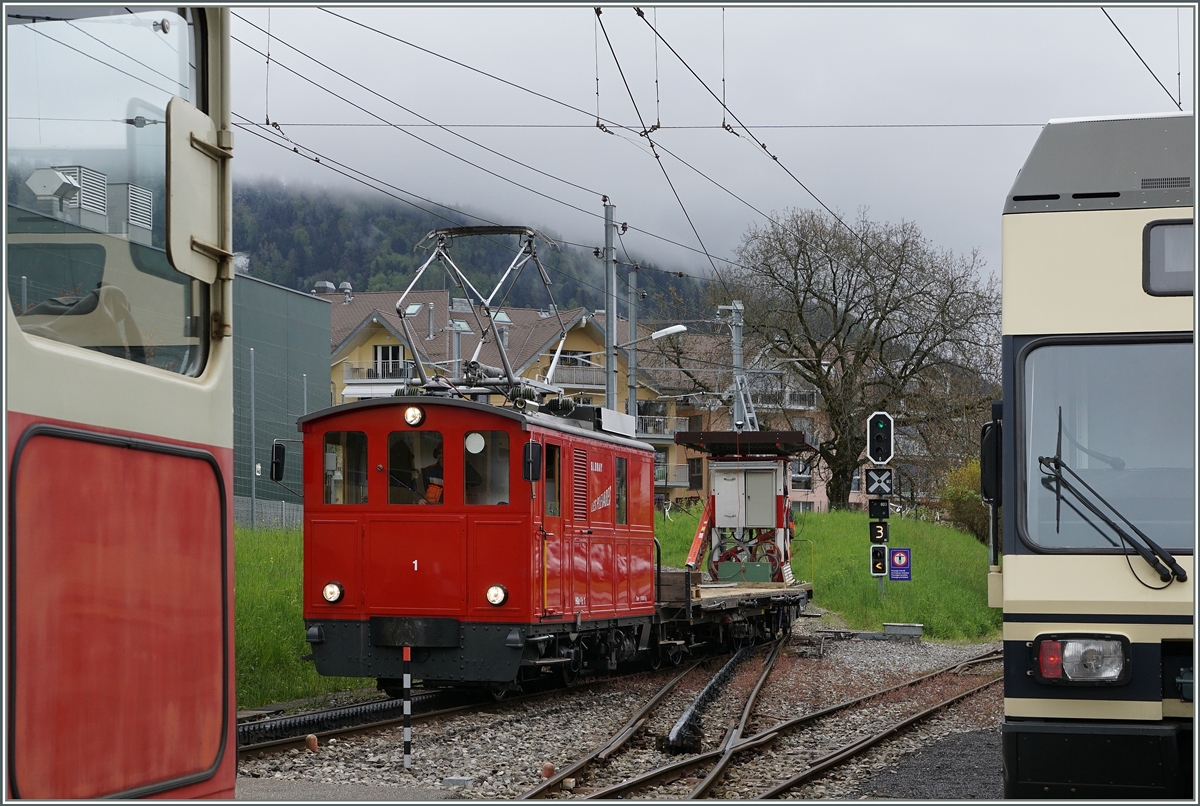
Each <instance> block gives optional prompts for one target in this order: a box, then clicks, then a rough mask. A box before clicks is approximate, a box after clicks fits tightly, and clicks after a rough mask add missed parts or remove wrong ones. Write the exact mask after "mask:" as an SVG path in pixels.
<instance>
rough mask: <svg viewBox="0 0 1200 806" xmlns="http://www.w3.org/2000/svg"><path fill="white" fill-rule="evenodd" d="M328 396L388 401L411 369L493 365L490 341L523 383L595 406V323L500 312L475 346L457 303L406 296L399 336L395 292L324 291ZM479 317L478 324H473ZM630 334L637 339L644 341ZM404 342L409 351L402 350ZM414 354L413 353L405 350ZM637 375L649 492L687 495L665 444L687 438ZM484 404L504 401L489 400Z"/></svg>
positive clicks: (438, 296) (466, 313) (621, 384)
mask: <svg viewBox="0 0 1200 806" xmlns="http://www.w3.org/2000/svg"><path fill="white" fill-rule="evenodd" d="M318 296H320V297H322V298H327V299H329V301H330V303H331V309H332V310H331V315H330V341H331V345H330V349H331V354H330V388H331V391H332V394H333V397H332V399H333V401H334V403H335V404H338V403H346V402H350V401H354V400H366V399H370V398H375V397H389V396H391V395H393V394H395V393H396V391H397V390H398V389H402V388H403V387H404V386H405V385H406V384H410V383H411V382H413V381H414V380H415V379H417V378H418V377H419V374H418V373H417V371H416V369H415V365H414V362H415V361H418V360H419V361H420V362H421V363H422V366H423V367H424V369H425V372H426V373H427V374H428V375H430V376H433V375H436V374H440V375H443V376H446V377H459V376H461V374H462V373H461V363H460V362H463V361H469V360H471V359H472V358H473V357H474V356H475V353H476V349H477V348H479V355H478V359H477V360H478V361H479V362H480V363H482V364H486V365H489V366H493V367H499V366H501V365H502V362H501V359H500V353H499V350H498V349H497V347H496V338H497V336H498V338H499V340H500V341H501V342H502V343H503V344H504V346H505V354H506V355H507V356H508V359H509V362H510V364H511V366H512V369H513V373H514V374H515V375H517V376H519V377H522V378H526V379H529V380H535V381H541V382H543V383H546V382H547V381H549V382H552V383H553V384H554V385H555V386H559V387H561V388H562V389H563V395H564V396H566V397H571V398H573V399H574V400H575V402H576V403H577V404H593V405H600V406H602V405H604V403H605V372H604V326H605V317H604V314H602V313H599V314H592V313H588V312H587V311H586V310H585V309H583V308H575V309H572V310H569V311H556V310H554V309H552V308H546V309H540V310H539V309H536V308H503V309H502V310H500V311H497V312H495V321H496V330H497V333H496V334H495V335H490V336H489V337H488V340H487V342H485V343H484V344H483V345H482V347H480V346H479V341H480V321H479V320H478V319H476V312H475V311H474V310H473V309H472V306H471V304H470V302H469V301H468V300H466V299H460V298H453V297H451V296H450V292H449V291H414V292H410V293H409V295H408V297H407V298H406V299H405V310H404V314H405V316H404V319H405V322H406V323H407V325H408V328H407V331H406V329H405V327H404V324H403V323H402V322H401V318H400V316H399V315H398V314H397V312H396V309H395V304H396V300H397V298H398V297H399V294H398V293H397V292H395V291H378V292H357V293H355V292H351V291H345V292H332V291H331V292H328V293H318ZM481 318H482V317H481ZM628 324H629V323H628V321H627V320H624V319H619V320H618V322H617V334H616V339H617V343H618V344H621V343H625V342H627V341H631V339H629V338H627V336H628ZM564 329H565V330H566V334H567V337H566V341H565V342H564V343H563V349H562V353H561V354H560V356H559V360H558V364H557V366H556V367H555V371H554V375H553V377H552V378H548V375H549V372H550V365H551V363H552V361H553V359H554V353H555V350H556V349H557V347H558V343H559V339H560V337H561V335H562V332H563V330H564ZM648 332H649V331H646V332H645V333H643V332H641V331H640V330H639V334H638V335H646V333H648ZM410 341H411V343H410ZM414 348H415V349H414ZM626 356H627V353H626V352H625V351H622V350H618V357H617V409H618V410H619V411H626V410H627V408H626V406H627V403H626V401H627V400H628V396H629V392H628V374H627V370H628V367H627V360H626ZM648 378H649V376H648V375H647V374H644V373H641V372H639V373H638V380H639V383H638V387H637V400H638V406H637V409H638V415H637V420H636V422H637V425H636V434H637V437H638V438H639V439H642V440H645V441H647V442H649V443H651V444H652V445H654V447H655V479H656V492H658V493H659V494H662V495H668V494H669V493H670V492H671V491H672V490H673V489H685V488H686V487H687V483H688V478H687V473H686V469H687V465H686V463H684V462H683V461H682V460H679V461H677V460H676V458H675V457H676V453H677V452H678V453H679V455H680V456H682V451H683V449H682V448H679V447H677V446H676V445H675V443H674V436H675V432H676V431H678V430H687V424H688V421H687V418H679V417H676V416H675V400H674V398H663V397H661V396H660V394H659V391H658V390H657V389H656V388H655V387H654V386H653V385H652V383H651V382H650V381H649V380H648ZM493 402H496V403H501V402H503V401H502V399H501V398H499V397H498V396H496V397H494V398H493Z"/></svg>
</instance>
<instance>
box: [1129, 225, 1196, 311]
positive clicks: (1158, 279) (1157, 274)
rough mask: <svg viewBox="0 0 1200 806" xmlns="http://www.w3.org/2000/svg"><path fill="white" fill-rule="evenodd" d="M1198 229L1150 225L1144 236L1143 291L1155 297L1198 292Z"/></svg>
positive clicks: (1182, 226) (1189, 226) (1190, 226)
mask: <svg viewBox="0 0 1200 806" xmlns="http://www.w3.org/2000/svg"><path fill="white" fill-rule="evenodd" d="M1195 277H1196V229H1195V227H1194V226H1193V224H1192V222H1191V221H1182V220H1180V221H1151V222H1150V223H1149V224H1147V225H1146V228H1145V230H1143V232H1142V287H1143V288H1144V289H1145V290H1146V293H1147V294H1150V295H1152V296H1155V297H1186V296H1190V295H1192V294H1193V293H1194V292H1195V285H1196V280H1195Z"/></svg>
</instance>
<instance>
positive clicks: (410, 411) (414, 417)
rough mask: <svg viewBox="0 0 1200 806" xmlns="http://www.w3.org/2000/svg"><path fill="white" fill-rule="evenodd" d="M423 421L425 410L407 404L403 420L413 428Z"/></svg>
mask: <svg viewBox="0 0 1200 806" xmlns="http://www.w3.org/2000/svg"><path fill="white" fill-rule="evenodd" d="M424 421H425V410H424V409H422V408H421V407H420V406H409V407H408V408H406V409H405V410H404V422H406V423H408V424H409V425H411V426H413V427H414V428H415V427H416V426H418V425H420V424H421V423H423V422H424Z"/></svg>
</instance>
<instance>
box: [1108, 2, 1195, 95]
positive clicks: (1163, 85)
mask: <svg viewBox="0 0 1200 806" xmlns="http://www.w3.org/2000/svg"><path fill="white" fill-rule="evenodd" d="M1100 10H1101V11H1103V12H1104V16H1105V17H1108V21H1109V22H1111V23H1112V27H1113V28H1116V29H1117V33H1118V34H1120V35H1121V38H1122V39H1124V40H1125V44H1126V45H1129V49H1130V50H1132V51H1133V55H1134V56H1137V57H1138V61H1139V62H1141V63H1142V66H1143V67H1145V68H1146V70H1147V71H1149V73H1150V76H1151V78H1153V79H1154V80H1155V81H1156V82H1158V86H1160V87H1162V91H1163V92H1165V93H1166V94H1167V97H1168V98H1171V91H1170V90H1169V89H1167V87H1166V85H1165V84H1163V83H1162V82H1161V81H1159V80H1158V76H1157V75H1155V74H1154V71H1153V70H1151V69H1150V65H1148V64H1146V60H1145V59H1143V58H1142V54H1140V53H1138V51H1137V48H1135V47H1134V46H1133V43H1132V42H1130V41H1129V37H1127V36H1125V32H1124V31H1122V30H1121V28H1120V26H1118V25H1117V23H1116V21H1115V20H1113V18H1112V17H1110V16H1109V14H1108V12H1107V11H1105V9H1104V7H1103V6H1101V7H1100ZM1171 103H1173V104H1175V106H1177V107H1179V111H1180V112H1182V111H1183V105H1182V104H1181V103H1180V102H1179V101H1176V100H1175V99H1174V98H1171Z"/></svg>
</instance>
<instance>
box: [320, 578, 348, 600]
mask: <svg viewBox="0 0 1200 806" xmlns="http://www.w3.org/2000/svg"><path fill="white" fill-rule="evenodd" d="M321 595H322V596H324V597H325V601H327V602H329V603H330V604H333V603H334V602H340V601H341V600H342V597H343V596H345V595H346V590H345V588H343V587H342V583H340V582H330V583H329V584H327V585H326V586H325V587H324V588H322V589H321Z"/></svg>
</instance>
